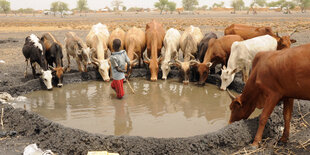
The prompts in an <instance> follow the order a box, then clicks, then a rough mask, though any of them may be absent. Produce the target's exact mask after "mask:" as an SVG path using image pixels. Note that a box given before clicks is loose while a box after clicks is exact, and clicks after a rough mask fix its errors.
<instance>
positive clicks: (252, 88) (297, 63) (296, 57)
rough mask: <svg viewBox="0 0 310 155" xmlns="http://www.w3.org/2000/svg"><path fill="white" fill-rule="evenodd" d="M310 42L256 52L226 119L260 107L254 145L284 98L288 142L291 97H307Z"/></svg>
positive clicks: (246, 114) (283, 139) (235, 118)
mask: <svg viewBox="0 0 310 155" xmlns="http://www.w3.org/2000/svg"><path fill="white" fill-rule="evenodd" d="M309 49H310V44H305V45H301V46H298V47H293V48H287V49H283V50H279V51H274V52H259V53H257V54H256V56H255V58H254V60H253V66H252V72H251V75H250V77H249V80H248V81H247V83H246V84H245V87H244V89H243V92H242V94H241V95H239V96H238V97H237V98H233V101H232V103H231V104H230V110H231V115H230V120H229V123H232V122H235V121H239V120H241V119H247V118H248V117H249V116H250V115H251V113H253V111H254V110H255V108H258V109H262V108H263V111H262V114H261V115H260V118H259V126H258V130H257V132H256V135H255V138H254V141H253V144H252V145H253V146H255V147H257V146H258V143H259V142H260V141H261V140H262V134H263V131H264V128H265V125H266V123H267V120H268V118H269V116H270V114H271V113H272V111H273V109H274V107H275V106H276V105H277V104H278V103H279V101H280V100H283V106H284V108H283V117H284V131H283V135H282V137H281V139H280V141H281V142H287V140H288V138H289V131H290V120H291V116H292V111H293V99H303V100H310V93H309V92H310V78H309V77H310V68H309V66H310V61H309V59H310V52H309Z"/></svg>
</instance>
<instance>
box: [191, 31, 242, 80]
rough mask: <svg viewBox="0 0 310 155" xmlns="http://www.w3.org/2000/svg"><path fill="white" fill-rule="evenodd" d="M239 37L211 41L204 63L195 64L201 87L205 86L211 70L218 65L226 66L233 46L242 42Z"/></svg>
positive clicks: (225, 37) (228, 36) (230, 36)
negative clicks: (237, 42) (236, 42)
mask: <svg viewBox="0 0 310 155" xmlns="http://www.w3.org/2000/svg"><path fill="white" fill-rule="evenodd" d="M242 40H243V39H242V38H241V37H240V36H238V35H226V36H223V37H222V38H219V39H214V38H212V39H210V40H209V43H208V50H207V52H206V54H205V57H204V59H203V62H202V63H200V62H198V61H196V62H195V65H196V66H197V68H198V72H199V82H198V84H199V85H204V83H205V81H206V80H207V78H208V75H209V68H210V67H211V66H215V65H216V64H222V65H226V63H227V60H228V57H229V55H230V50H231V45H232V44H233V42H235V41H242Z"/></svg>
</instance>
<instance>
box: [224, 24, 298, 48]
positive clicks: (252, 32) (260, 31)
mask: <svg viewBox="0 0 310 155" xmlns="http://www.w3.org/2000/svg"><path fill="white" fill-rule="evenodd" d="M296 31H297V30H296V29H295V30H294V31H293V32H292V33H290V34H289V35H288V36H282V37H280V36H279V35H278V33H277V34H274V33H273V31H272V29H271V27H254V26H249V25H244V24H232V25H230V26H228V27H227V28H226V29H225V31H224V33H225V35H239V36H241V37H242V38H243V39H244V40H247V39H251V38H255V37H258V36H262V35H267V34H268V35H270V36H272V37H274V38H275V39H277V42H278V47H277V50H281V49H284V48H289V47H290V46H291V44H292V43H295V42H296V40H295V39H290V37H291V36H292V35H293V34H294V33H295V32H296Z"/></svg>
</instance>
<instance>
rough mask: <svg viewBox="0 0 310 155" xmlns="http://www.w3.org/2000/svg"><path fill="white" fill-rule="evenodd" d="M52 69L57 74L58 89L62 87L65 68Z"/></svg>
mask: <svg viewBox="0 0 310 155" xmlns="http://www.w3.org/2000/svg"><path fill="white" fill-rule="evenodd" d="M50 69H51V70H52V71H53V72H54V73H55V75H56V79H57V87H62V86H63V84H62V81H63V73H64V70H65V69H64V68H63V67H55V68H53V67H50Z"/></svg>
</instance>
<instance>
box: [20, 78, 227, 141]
mask: <svg viewBox="0 0 310 155" xmlns="http://www.w3.org/2000/svg"><path fill="white" fill-rule="evenodd" d="M130 83H131V85H132V87H133V89H134V90H135V92H136V93H135V94H132V93H131V90H130V88H129V87H128V85H127V84H126V83H124V89H125V96H124V98H123V99H122V100H118V99H116V94H115V92H114V90H113V89H111V87H110V83H106V82H102V81H90V82H83V83H76V84H68V85H65V86H64V87H63V88H54V89H53V91H35V92H32V93H29V94H27V95H25V96H26V97H27V98H28V99H27V101H26V104H27V106H26V107H27V110H30V111H33V112H36V113H38V114H40V115H42V116H44V117H47V118H48V119H50V120H53V121H56V122H58V123H60V124H63V125H65V126H68V127H73V128H78V129H82V130H85V131H89V132H93V133H101V134H106V135H132V136H143V137H188V136H194V135H199V134H205V133H208V132H213V131H216V130H219V129H220V128H222V127H224V126H226V125H227V122H228V120H229V116H230V110H229V104H230V102H231V99H230V98H229V96H228V94H227V92H225V91H220V90H219V89H218V87H217V86H214V85H211V84H207V85H206V86H204V87H197V86H195V85H194V84H189V85H183V84H182V83H179V82H178V81H177V80H167V81H162V80H159V81H157V82H150V81H147V80H145V79H141V78H138V79H132V80H131V81H130Z"/></svg>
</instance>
